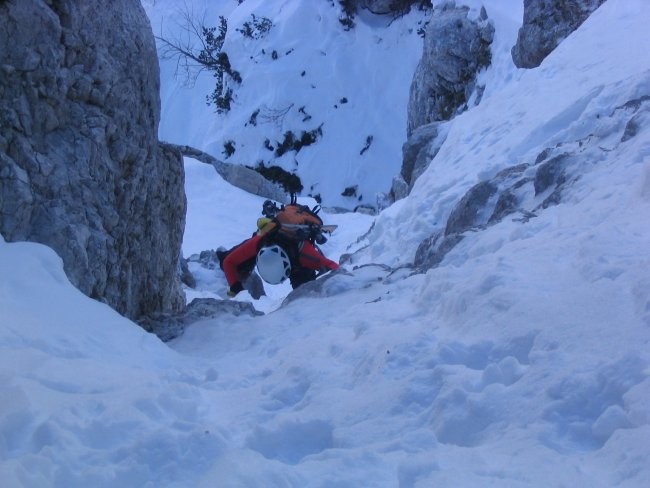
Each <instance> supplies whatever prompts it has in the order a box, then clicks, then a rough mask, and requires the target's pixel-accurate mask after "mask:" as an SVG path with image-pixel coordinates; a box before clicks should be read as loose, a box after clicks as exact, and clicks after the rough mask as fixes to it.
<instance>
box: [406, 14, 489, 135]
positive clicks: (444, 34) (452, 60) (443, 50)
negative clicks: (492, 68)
mask: <svg viewBox="0 0 650 488" xmlns="http://www.w3.org/2000/svg"><path fill="white" fill-rule="evenodd" d="M468 13H469V8H467V7H456V6H455V4H454V3H453V2H447V3H445V4H443V5H442V6H439V7H437V8H435V9H434V10H433V13H432V15H431V21H430V22H429V25H428V26H427V30H426V36H425V39H424V51H423V53H422V59H421V60H420V63H419V64H418V66H417V68H416V70H415V75H414V77H413V82H412V83H411V92H410V97H409V104H408V121H407V135H408V136H410V135H411V134H413V131H414V130H415V129H417V128H418V127H420V126H422V125H425V124H429V123H431V122H436V121H441V120H449V119H451V118H452V117H454V115H456V114H457V113H458V112H459V111H462V110H464V109H466V108H467V104H468V102H469V100H470V98H471V97H472V95H473V94H474V92H475V90H476V75H477V74H478V72H479V71H480V70H481V69H483V68H485V67H486V66H488V65H489V64H490V61H491V59H492V56H491V52H490V45H491V43H492V39H493V37H494V27H493V26H492V24H490V23H489V22H488V20H487V14H486V13H485V10H482V11H481V17H480V18H479V19H478V20H470V19H469V18H468V17H467V15H468Z"/></svg>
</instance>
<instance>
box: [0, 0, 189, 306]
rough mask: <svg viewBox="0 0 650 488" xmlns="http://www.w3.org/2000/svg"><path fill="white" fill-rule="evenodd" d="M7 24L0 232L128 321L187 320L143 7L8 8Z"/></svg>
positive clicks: (179, 176) (179, 230) (176, 158)
mask: <svg viewBox="0 0 650 488" xmlns="http://www.w3.org/2000/svg"><path fill="white" fill-rule="evenodd" d="M0 18H2V24H3V28H2V29H1V30H0V67H2V68H1V70H2V76H0V126H1V127H2V132H1V136H0V232H1V233H2V235H3V236H4V238H5V239H6V240H7V241H19V240H28V241H36V242H40V243H43V244H46V245H48V246H50V247H52V248H53V249H54V250H55V251H56V252H57V253H58V254H59V255H60V256H61V258H62V259H63V262H64V267H65V271H66V273H67V275H68V277H69V278H70V280H71V282H72V283H73V284H74V285H75V286H77V287H78V288H79V289H80V290H81V291H82V292H84V293H86V294H87V295H89V296H91V297H93V298H96V299H98V300H101V301H104V302H106V303H108V304H109V305H110V306H111V307H113V308H114V309H116V310H117V311H118V312H120V313H122V314H124V315H126V316H127V317H130V318H137V317H139V316H141V315H143V314H147V313H152V312H162V311H170V312H171V311H178V310H181V309H183V308H184V306H185V300H184V296H183V293H182V290H181V286H180V280H179V278H178V275H177V266H178V260H179V255H180V246H181V240H182V235H183V229H184V219H185V194H184V188H183V184H184V173H183V166H182V161H181V157H180V154H179V153H178V152H176V151H174V150H173V149H172V148H170V147H168V146H165V145H160V144H159V142H158V139H157V132H158V122H159V116H160V99H159V88H160V86H159V85H160V81H159V71H158V58H157V53H156V48H155V44H154V39H153V35H152V32H151V26H150V25H149V21H148V19H147V16H146V14H145V12H144V10H143V9H142V6H141V5H140V2H139V1H138V0H115V1H113V2H110V3H106V2H102V1H99V0H87V1H84V2H76V1H72V0H61V1H58V2H45V1H37V0H34V1H29V2H14V1H10V2H0Z"/></svg>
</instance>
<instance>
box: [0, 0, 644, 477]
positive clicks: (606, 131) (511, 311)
mask: <svg viewBox="0 0 650 488" xmlns="http://www.w3.org/2000/svg"><path fill="white" fill-rule="evenodd" d="M144 5H145V7H146V8H147V11H148V12H149V13H150V15H151V16H152V18H155V17H156V15H160V14H161V12H162V13H165V12H167V11H169V10H170V9H171V8H172V7H171V6H173V5H175V3H174V2H164V1H163V0H156V2H153V1H152V2H144ZM197 5H198V4H197ZM219 5H220V8H222V9H223V11H222V12H221V13H228V14H229V15H230V14H232V15H233V16H235V15H239V18H240V19H245V18H248V16H249V11H248V10H238V9H240V8H241V9H243V8H244V7H245V6H247V5H248V6H247V7H246V8H248V9H253V8H258V7H259V8H260V9H262V8H265V9H268V12H269V14H268V15H271V14H273V15H277V16H278V19H291V18H293V17H292V16H294V15H302V16H306V18H309V17H310V12H317V13H318V15H321V16H322V17H323V18H326V17H327V18H329V19H330V20H329V21H328V22H330V24H327V23H326V24H323V28H322V30H314V31H312V27H313V25H312V24H310V23H309V22H305V23H304V24H301V25H302V26H303V27H304V28H301V27H299V26H296V25H293V24H291V25H289V23H287V25H286V27H285V30H286V35H287V37H286V39H287V40H288V41H290V40H291V39H296V38H300V37H301V36H304V38H305V39H310V40H313V42H305V43H304V44H305V45H309V46H312V47H313V46H314V45H317V44H316V42H318V43H320V44H318V45H323V46H325V45H328V43H329V45H331V46H333V50H332V51H331V52H332V53H333V52H336V50H335V49H334V47H336V46H339V48H340V44H337V42H338V41H337V39H338V37H341V36H344V34H343V31H341V30H340V29H338V30H337V29H335V28H334V23H332V21H331V19H332V18H333V15H334V14H332V13H331V12H328V11H327V9H326V7H325V6H326V5H327V2H319V3H316V2H314V3H312V2H303V1H298V0H294V1H290V0H287V1H285V2H254V1H252V0H247V1H246V2H244V3H243V4H242V5H241V6H237V4H236V2H234V1H233V2H220V3H219ZM513 5H515V3H514V2H492V3H488V6H489V7H491V8H493V10H494V15H492V13H491V10H490V8H488V15H490V17H491V18H494V19H495V23H496V27H497V37H496V39H497V40H498V46H499V47H498V49H495V53H498V55H497V54H495V57H496V59H495V64H494V69H492V70H488V71H487V72H486V73H484V74H483V76H484V77H485V80H487V82H488V83H489V84H488V88H487V89H486V95H485V97H484V99H483V101H482V103H481V104H480V105H479V106H478V107H476V108H474V109H472V110H470V111H468V112H466V113H465V114H463V115H461V116H460V117H458V118H457V119H456V120H455V121H454V122H453V123H452V124H451V128H450V133H449V136H448V138H447V141H446V143H445V145H444V146H443V148H442V149H441V151H440V153H439V155H438V156H437V157H436V159H435V160H434V163H433V164H432V165H431V167H430V168H429V169H428V170H427V171H426V172H425V173H424V174H423V175H422V176H421V178H420V179H419V180H418V182H417V184H416V185H415V188H414V190H413V192H412V194H411V195H410V196H409V197H408V198H407V199H405V200H402V201H400V202H398V203H396V204H395V205H393V206H391V207H390V208H388V209H386V210H385V211H384V212H382V213H381V214H380V215H379V216H377V217H370V216H367V215H362V214H356V213H347V214H346V213H343V214H340V213H324V214H323V217H324V220H325V222H326V223H332V224H337V225H338V226H339V227H338V229H337V230H336V231H335V232H334V234H333V235H332V237H331V239H330V240H329V241H328V242H327V243H326V244H325V245H324V246H323V250H324V252H325V254H327V255H328V256H329V257H331V258H333V259H335V260H337V259H339V258H340V257H341V256H342V255H343V254H346V253H350V252H355V251H358V250H360V249H361V248H362V247H364V246H367V247H365V248H364V249H361V250H360V251H359V252H358V253H356V254H355V257H354V259H353V262H354V263H355V264H356V265H359V266H360V267H357V268H355V266H353V265H352V264H351V263H349V262H348V263H347V264H345V265H344V266H343V268H344V269H343V270H342V271H341V272H337V273H336V274H333V275H331V276H330V277H329V278H327V279H323V278H325V277H323V278H321V280H322V281H319V283H320V284H321V289H320V292H319V293H313V294H309V295H306V296H304V297H302V298H298V299H295V300H292V301H289V302H288V303H286V304H285V305H282V306H281V302H282V300H283V299H284V297H285V296H286V293H287V292H288V290H287V289H286V288H283V287H282V286H279V287H273V286H268V285H267V286H266V290H267V293H269V296H267V297H264V299H263V300H261V301H258V302H256V301H253V300H252V299H251V298H250V296H248V295H247V294H241V295H240V296H238V298H237V299H239V300H247V301H252V302H254V305H255V306H256V307H258V309H260V310H263V311H265V312H266V313H265V315H262V316H258V317H248V316H239V317H234V316H232V317H231V316H225V317H220V318H217V319H206V320H203V321H200V322H197V323H194V324H192V325H191V326H190V327H188V328H187V330H186V331H185V333H184V335H183V336H181V337H179V338H177V339H175V340H173V341H171V342H170V343H167V344H164V343H162V342H160V341H159V340H158V339H157V338H156V337H154V336H152V335H151V334H147V333H146V332H144V331H143V330H142V329H140V328H139V327H137V326H136V325H135V324H133V323H131V322H130V321H128V320H126V319H124V318H123V317H120V316H119V315H118V314H117V313H115V312H113V311H112V310H111V309H110V308H108V307H107V306H105V305H103V304H101V303H98V302H96V301H93V300H91V299H89V298H87V297H85V296H83V295H82V294H81V293H80V292H78V291H77V290H76V289H74V288H73V287H72V286H71V285H70V284H69V282H68V281H67V279H66V277H65V275H64V273H63V271H62V264H61V261H60V259H59V258H58V257H57V256H56V255H55V254H54V253H53V251H51V250H50V249H48V248H46V247H44V246H42V245H39V244H33V243H5V242H4V240H0V350H1V352H0V390H1V391H0V480H2V483H1V484H2V486H3V487H4V486H7V487H43V486H56V487H71V486H94V487H101V486H125V487H131V486H134V487H135V486H138V487H140V486H151V487H154V486H155V487H158V486H165V487H181V486H182V487H185V486H192V487H194V486H199V487H200V486H204V487H208V486H210V487H211V486H228V487H230V486H233V487H239V486H251V487H253V486H255V487H257V486H292V487H293V486H296V487H298V486H300V487H305V486H314V487H324V486H355V487H356V486H368V487H374V486H377V487H384V486H386V487H388V486H403V487H411V486H412V487H418V486H419V487H428V486H449V487H456V486H481V487H484V486H499V487H501V486H503V487H506V486H507V487H529V486H593V487H611V486H623V487H645V486H650V447H648V438H650V401H649V400H650V379H649V375H650V368H649V365H650V352H649V351H650V350H649V348H648V345H649V342H650V276H649V275H648V269H650V255H649V254H648V249H650V227H648V224H647V222H648V216H650V129H649V128H648V127H650V126H649V125H648V123H647V122H648V121H649V120H650V117H648V115H647V108H646V112H639V114H638V115H639V119H638V120H639V121H640V123H639V127H638V132H637V135H636V136H635V137H633V138H631V139H629V140H627V141H625V142H624V143H622V142H620V141H621V134H622V133H623V131H624V130H625V122H626V121H627V120H628V118H629V113H628V112H627V111H626V110H625V109H619V110H614V108H615V107H620V106H621V105H622V104H624V103H625V102H627V101H628V100H631V99H634V98H640V97H643V96H647V95H648V94H649V93H650V57H649V55H648V53H647V50H646V49H644V47H645V46H647V45H649V41H650V39H649V36H650V34H648V32H647V27H646V26H647V23H648V21H649V20H650V4H648V3H647V2H643V1H627V0H626V1H624V0H609V1H608V2H606V3H605V4H603V6H602V7H601V8H600V9H599V10H598V11H596V12H595V13H594V15H592V17H591V18H590V19H588V20H587V22H585V23H584V24H583V26H582V27H581V28H580V29H579V30H578V31H577V32H575V33H574V34H572V35H571V36H570V37H569V38H568V39H567V40H566V41H565V42H564V43H563V44H562V45H561V46H560V47H559V48H558V49H557V50H556V51H555V52H554V53H552V54H551V55H550V56H549V57H548V58H547V59H546V60H545V61H544V63H543V64H542V66H540V67H539V68H538V69H534V70H528V71H520V70H516V69H515V68H514V67H512V66H510V67H508V61H507V56H508V48H507V47H508V45H509V43H510V45H511V43H512V42H513V40H514V38H515V37H516V29H517V25H514V24H513V23H516V22H520V19H521V9H520V7H519V10H517V8H515V9H514V10H508V7H511V6H513ZM501 6H502V7H501ZM474 7H475V6H474ZM498 8H501V10H498ZM310 9H313V10H310ZM216 14H219V12H216ZM233 18H234V17H233ZM411 20H413V19H411ZM287 22H288V20H287ZM405 22H407V20H405ZM154 25H155V22H154ZM233 25H234V21H233ZM358 26H360V27H361V28H360V29H358V30H356V31H354V33H353V34H352V35H354V36H356V42H358V46H363V45H364V43H371V42H372V39H373V37H372V36H373V35H375V34H373V32H374V31H373V29H375V28H379V29H385V28H386V27H372V28H371V27H370V24H369V23H365V24H362V23H361V22H359V25H358ZM400 28H402V27H400V26H399V25H398V26H397V29H400ZM291 29H294V30H293V31H291ZM282 33H284V31H283V32H280V29H278V32H276V33H275V34H274V35H276V36H278V39H280V36H281V34H282ZM312 35H313V36H315V37H316V39H313V38H312V37H311V36H312ZM391 35H392V34H391ZM391 35H386V38H390V36H391ZM345 36H348V34H345ZM500 36H501V37H500ZM283 39H284V37H283ZM288 41H287V42H288ZM278 42H279V41H278ZM296 54H298V53H296ZM347 55H348V56H353V55H354V56H357V55H360V54H359V53H358V52H356V53H355V51H354V49H353V50H351V51H350V52H349V53H348V54H347ZM333 57H334V56H329V57H328V59H331V58H333ZM385 57H386V59H385V61H384V62H385V63H386V64H387V65H391V66H394V65H395V64H394V63H398V62H401V60H402V58H401V55H400V51H399V50H398V48H397V47H395V49H394V50H390V49H389V50H387V51H386V52H385ZM296 59H298V58H297V57H296ZM287 66H289V65H288V64H287ZM299 68H301V66H300V65H296V69H299ZM326 68H327V66H324V67H323V70H324V71H326ZM165 73H167V74H169V73H168V72H167V71H165V67H163V76H166V75H165ZM269 76H275V75H274V74H273V73H272V72H269ZM404 76H405V77H406V75H404ZM162 81H163V95H164V94H165V93H167V94H169V93H171V92H172V91H175V90H180V88H177V87H176V88H172V85H174V83H175V82H174V80H173V79H172V78H171V77H168V78H165V77H164V78H163V80H162ZM267 83H268V82H267ZM490 87H491V88H490ZM287 89H291V85H288V87H287ZM195 90H197V92H192V93H193V95H191V94H190V93H189V92H188V93H186V94H185V95H184V96H185V99H186V100H187V101H189V100H190V99H191V97H192V96H193V97H194V99H195V100H197V99H198V100H199V102H201V101H202V97H203V94H202V93H198V92H200V90H199V87H198V85H197V87H196V89H195ZM251 90H252V89H251ZM323 93H325V92H323ZM349 93H353V91H350V92H349ZM250 94H251V95H252V94H253V91H251V93H250ZM389 94H390V91H388V90H387V91H386V95H387V96H386V98H387V99H390V98H391V97H390V96H388V95H389ZM280 95H282V92H281V89H280V88H277V89H276V91H274V92H273V93H269V96H270V97H271V96H280ZM338 95H339V93H338V90H336V89H335V87H333V90H332V92H331V93H330V98H331V97H337V96H338ZM242 96H243V95H242ZM319 96H322V93H321V94H319ZM395 96H396V98H394V99H392V100H397V101H395V105H396V107H397V106H398V101H399V103H402V102H403V101H404V98H403V95H402V94H395ZM352 99H356V97H355V96H354V95H350V100H352ZM166 100H167V101H166ZM359 100H362V98H361V97H360V98H359ZM364 103H366V102H364ZM163 105H164V110H163V127H162V128H161V131H165V130H169V131H170V132H169V133H175V132H174V130H175V129H178V132H176V134H177V136H178V137H179V140H177V141H176V142H187V140H184V139H183V138H184V137H185V136H187V137H188V138H189V137H190V136H191V137H193V138H195V141H199V142H200V141H201V140H203V141H207V140H208V139H210V138H212V137H214V136H215V132H214V125H213V124H214V122H213V121H212V117H214V115H213V114H212V113H211V112H210V111H209V110H208V111H202V110H200V109H198V108H197V107H198V106H199V105H200V103H197V104H196V105H194V104H189V105H185V106H182V105H180V106H179V105H175V104H174V103H173V102H170V99H169V98H165V96H163ZM387 105H389V100H385V101H382V103H381V104H380V105H379V106H378V107H375V108H377V109H378V110H381V109H382V108H385V107H386V106H387ZM188 107H191V108H188ZM400 107H403V106H400ZM195 108H197V109H196V110H195ZM394 109H395V108H394ZM176 114H178V116H176ZM626 114H628V118H626V117H625V115H626ZM644 114H645V115H644ZM333 120H334V119H333ZM333 120H332V121H330V122H328V123H329V124H331V125H336V124H339V125H338V127H337V129H336V130H339V131H341V133H343V132H345V131H346V130H348V128H347V126H346V125H345V120H338V122H334V121H333ZM355 120H357V119H355V118H352V119H350V123H351V124H352V125H351V126H350V127H351V128H350V129H349V132H350V133H353V134H356V133H359V128H358V127H357V126H355V125H354V124H355V123H356V122H355ZM404 120H405V119H402V121H404ZM188 122H191V124H189V123H188ZM392 123H393V122H392V121H391V122H387V125H388V126H390V125H391V124H392ZM404 126H405V125H404ZM404 126H400V130H399V132H395V133H392V134H393V135H392V136H391V140H390V141H389V142H387V144H390V145H391V146H394V147H399V146H400V145H401V143H402V142H403V137H404V136H403V135H399V134H402V132H403V127H404ZM165 127H167V128H166V129H165ZM333 130H334V129H333ZM589 137H592V138H597V139H598V147H592V146H588V147H587V148H586V149H584V153H583V154H586V155H587V156H589V157H588V158H584V162H583V163H581V164H582V166H581V167H580V168H579V169H580V173H581V178H579V179H578V180H577V181H576V182H574V184H573V185H572V187H571V188H570V190H568V191H567V192H566V194H565V196H564V198H563V201H562V202H561V204H559V205H556V206H551V207H548V208H546V209H545V210H544V211H543V212H538V214H537V217H535V218H531V219H530V220H529V221H528V222H525V223H524V222H521V221H517V220H513V219H504V220H503V221H502V222H501V223H499V224H498V225H493V226H491V227H488V228H486V229H483V230H481V231H477V232H475V233H474V234H473V235H472V236H470V237H467V238H465V239H464V240H463V241H462V242H461V243H460V244H458V246H457V247H456V248H454V249H453V251H452V252H451V253H450V254H449V255H447V256H446V258H445V260H444V261H443V262H442V263H441V264H440V265H439V266H438V267H436V268H433V269H431V270H429V271H428V272H426V273H424V274H411V272H410V271H409V270H408V269H405V268H399V266H400V265H402V264H404V263H407V262H409V261H412V259H413V255H414V253H415V249H416V247H417V245H418V243H419V242H420V241H421V240H422V239H423V238H424V237H426V236H428V235H429V234H430V233H431V232H432V231H433V230H435V229H436V228H438V227H439V226H441V225H444V221H445V218H446V216H447V215H448V213H449V212H450V211H451V208H453V205H454V204H455V202H457V201H458V199H459V198H460V197H461V196H462V195H463V194H464V192H465V191H466V190H467V189H468V188H469V187H471V186H472V185H474V184H475V183H477V182H478V181H480V180H481V179H484V178H488V177H490V176H492V175H494V174H495V173H496V172H498V171H499V170H501V169H503V168H505V167H508V166H511V165H513V164H517V163H520V162H531V160H533V161H534V159H535V158H536V156H537V155H538V154H539V153H540V152H541V151H542V150H543V149H545V148H547V147H553V146H554V145H556V144H572V143H575V142H576V141H578V140H582V139H584V138H589ZM393 138H394V139H393ZM349 141H350V140H349V139H346V143H345V144H341V145H342V146H343V145H346V144H347V143H348V142H349ZM196 145H199V146H201V144H196ZM202 147H207V146H202ZM324 150H325V149H324ZM341 150H342V151H344V150H346V148H342V149H341ZM327 151H329V149H328V150H327ZM301 154H302V153H301ZM337 164H338V165H340V166H341V172H346V171H348V172H349V173H350V174H352V173H353V172H354V170H353V169H352V168H351V167H350V168H347V167H346V166H345V164H344V163H343V162H342V161H341V160H339V163H337ZM349 164H350V166H352V165H353V164H355V163H354V161H350V162H349ZM337 168H338V166H337ZM185 169H186V189H187V195H188V217H187V228H186V232H185V236H184V242H183V253H184V255H185V256H186V257H187V256H190V255H192V254H196V253H198V252H200V251H202V250H206V249H216V247H218V246H220V245H223V246H225V247H228V246H231V245H233V244H236V243H237V242H239V241H240V240H243V239H244V238H246V237H247V236H248V235H250V234H251V233H252V231H253V230H254V228H255V227H254V226H255V219H256V218H257V217H258V216H259V214H260V210H261V204H262V202H263V199H262V198H259V197H255V196H251V195H248V194H246V193H243V192H242V191H240V190H238V189H235V188H232V187H230V186H229V185H227V184H226V183H225V182H224V181H223V180H221V179H220V177H219V176H218V174H217V173H216V171H215V170H214V169H213V168H212V167H211V166H208V165H205V164H202V163H199V162H197V161H195V160H192V159H186V160H185ZM384 177H385V178H388V179H390V177H392V175H382V178H384ZM324 184H325V183H324ZM303 201H304V202H305V203H308V204H310V205H312V204H314V201H313V200H311V199H308V198H306V197H305V198H304V199H303ZM373 224H374V227H373V228H372V230H371V231H370V232H369V233H367V231H368V229H369V228H370V227H371V226H372V225H373ZM386 265H389V266H392V267H393V270H392V271H391V270H389V269H388V268H387V267H386ZM195 271H197V273H198V271H199V270H198V269H197V270H195ZM198 279H199V287H198V289H197V290H189V289H188V290H186V291H187V295H188V300H189V299H191V298H193V297H194V296H211V297H222V296H223V295H224V293H225V280H224V278H223V276H222V275H221V273H220V272H218V271H207V270H204V269H202V270H201V274H199V275H198Z"/></svg>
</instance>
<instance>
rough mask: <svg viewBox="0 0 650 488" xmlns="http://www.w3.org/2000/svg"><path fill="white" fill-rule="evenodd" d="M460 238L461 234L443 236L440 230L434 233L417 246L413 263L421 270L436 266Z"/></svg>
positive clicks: (461, 238)
mask: <svg viewBox="0 0 650 488" xmlns="http://www.w3.org/2000/svg"><path fill="white" fill-rule="evenodd" d="M462 240H463V236H462V235H459V234H454V235H450V236H445V235H443V234H442V233H441V232H436V233H434V234H433V235H431V236H429V237H428V238H426V239H425V240H423V241H422V242H421V243H420V245H419V246H418V249H417V251H416V252H415V259H414V261H413V265H414V266H415V268H416V270H419V271H422V272H424V271H426V270H428V269H431V268H433V267H435V266H437V265H438V264H440V263H441V262H442V260H443V259H444V257H445V256H446V255H447V253H449V251H451V250H452V249H453V248H454V247H456V244H458V243H459V242H460V241H462Z"/></svg>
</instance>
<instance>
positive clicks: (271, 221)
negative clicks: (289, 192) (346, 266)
mask: <svg viewBox="0 0 650 488" xmlns="http://www.w3.org/2000/svg"><path fill="white" fill-rule="evenodd" d="M317 212H318V210H317V209H309V207H307V206H305V205H299V204H297V203H296V199H295V196H292V200H291V203H290V204H289V205H284V206H282V207H281V208H278V207H277V206H276V205H275V204H274V203H273V202H271V201H270V200H267V201H265V202H264V205H263V206H262V213H263V215H264V217H262V218H260V219H258V221H257V228H258V230H257V232H256V233H255V234H253V236H252V237H251V238H249V239H247V240H245V241H244V242H242V243H240V244H238V245H237V246H235V247H233V248H232V249H230V250H228V251H226V250H218V251H217V256H218V258H219V265H220V266H221V269H223V272H224V274H225V275H226V280H227V281H228V286H229V289H228V296H230V297H234V296H235V295H237V294H238V293H239V292H240V291H242V290H243V289H244V287H243V284H242V282H243V281H244V280H245V279H246V278H247V277H248V276H249V275H250V273H252V271H253V268H254V267H255V266H257V272H258V274H259V275H260V277H261V278H262V279H263V280H264V281H266V282H267V283H270V284H279V283H282V282H283V281H285V280H286V279H287V278H289V281H290V283H291V286H292V288H294V289H295V288H297V287H298V286H300V285H302V284H303V283H306V282H308V281H312V280H314V279H316V277H317V276H318V275H319V274H321V273H324V272H327V271H330V270H334V269H336V268H338V264H337V263H335V262H334V261H332V260H330V259H328V258H326V257H325V256H324V255H323V253H322V252H321V251H320V249H319V248H318V245H317V244H322V243H324V242H325V241H326V240H327V239H326V238H325V236H324V235H323V221H322V220H321V218H320V217H319V216H318V215H316V214H317Z"/></svg>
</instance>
